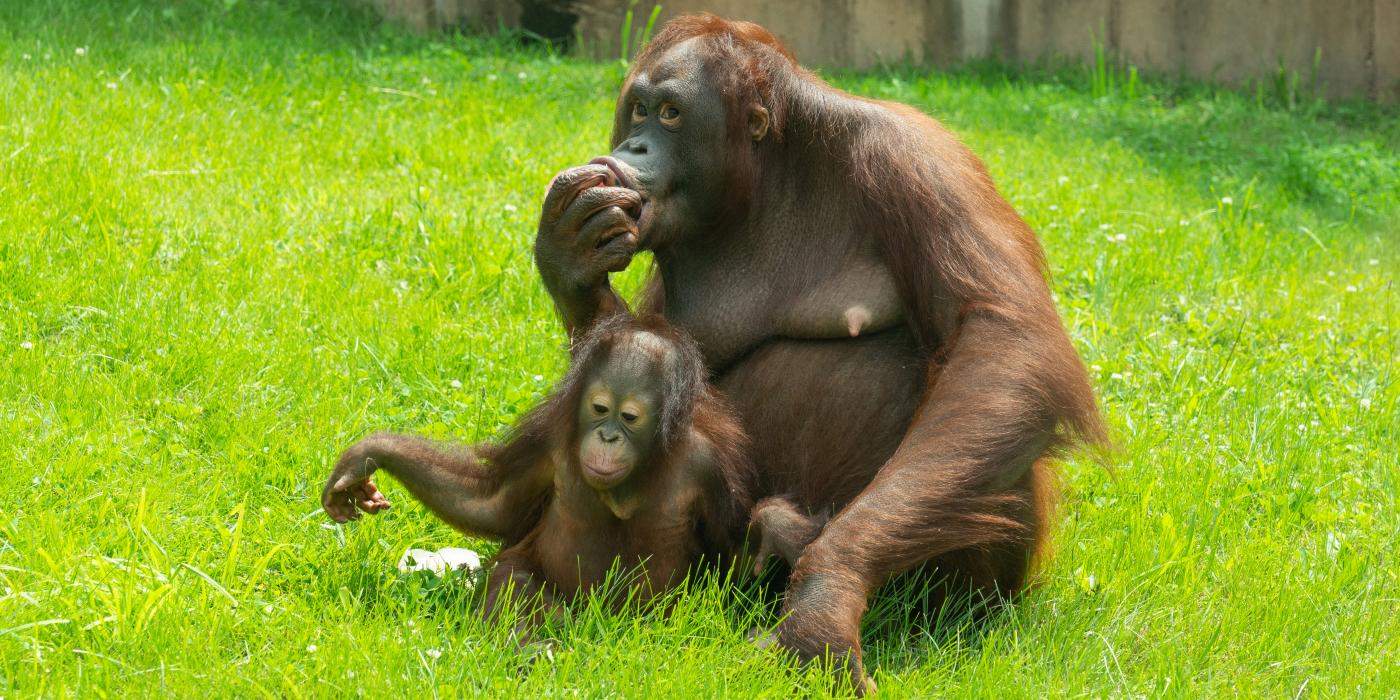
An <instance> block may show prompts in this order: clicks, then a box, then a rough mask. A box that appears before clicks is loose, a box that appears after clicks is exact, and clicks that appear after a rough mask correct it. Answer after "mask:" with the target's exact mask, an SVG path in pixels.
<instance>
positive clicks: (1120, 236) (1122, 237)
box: [1113, 233, 1128, 243]
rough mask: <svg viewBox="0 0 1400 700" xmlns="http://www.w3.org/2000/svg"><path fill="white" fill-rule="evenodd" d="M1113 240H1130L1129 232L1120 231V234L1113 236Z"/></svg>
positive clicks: (1120, 241)
mask: <svg viewBox="0 0 1400 700" xmlns="http://www.w3.org/2000/svg"><path fill="white" fill-rule="evenodd" d="M1113 240H1115V241H1118V242H1119V243H1122V242H1123V241H1126V240H1128V234H1126V233H1120V234H1118V235H1116V236H1114V237H1113Z"/></svg>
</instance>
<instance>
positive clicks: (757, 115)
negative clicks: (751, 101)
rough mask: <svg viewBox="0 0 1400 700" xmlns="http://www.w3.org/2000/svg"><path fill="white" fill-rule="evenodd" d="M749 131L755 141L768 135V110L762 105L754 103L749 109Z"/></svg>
mask: <svg viewBox="0 0 1400 700" xmlns="http://www.w3.org/2000/svg"><path fill="white" fill-rule="evenodd" d="M749 133H750V134H752V135H753V140H755V141H762V140H763V137H764V136H767V135H768V110H767V109H764V107H763V105H754V106H753V107H752V108H751V109H750V110H749Z"/></svg>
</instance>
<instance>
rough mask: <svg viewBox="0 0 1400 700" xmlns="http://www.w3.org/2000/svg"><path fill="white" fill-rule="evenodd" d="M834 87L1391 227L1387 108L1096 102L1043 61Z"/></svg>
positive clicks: (879, 77) (1098, 98)
mask: <svg viewBox="0 0 1400 700" xmlns="http://www.w3.org/2000/svg"><path fill="white" fill-rule="evenodd" d="M836 79H837V82H838V83H839V84H841V85H843V86H845V87H847V88H850V89H853V90H855V91H858V92H862V93H866V94H872V95H874V96H877V97H883V98H888V99H895V100H900V101H907V102H911V103H913V104H915V105H916V106H919V107H921V108H923V109H924V110H925V111H928V112H930V113H933V114H935V115H936V116H939V117H941V118H945V119H947V120H948V121H949V122H950V123H952V124H954V125H955V126H956V125H958V124H965V125H970V126H972V127H973V128H976V129H978V130H982V131H989V132H997V131H1004V132H1008V133H1012V134H1018V135H1025V136H1027V137H1041V136H1045V135H1047V134H1049V135H1050V136H1051V137H1052V138H1056V139H1063V140H1064V141H1065V145H1066V148H1070V149H1076V148H1077V149H1093V148H1095V147H1096V145H1098V144H1113V145H1116V146H1121V147H1123V148H1126V149H1128V150H1130V151H1131V152H1133V153H1134V154H1136V155H1137V156H1138V157H1140V158H1141V159H1142V161H1143V162H1144V163H1145V164H1146V165H1148V166H1149V167H1150V168H1151V169H1153V170H1154V171H1156V173H1157V174H1159V175H1162V176H1164V177H1166V178H1169V179H1171V180H1173V181H1175V182H1178V183H1180V184H1181V185H1183V186H1186V187H1188V188H1190V189H1192V190H1194V191H1196V192H1198V193H1199V194H1200V195H1201V196H1202V197H1204V198H1207V199H1212V200H1213V199H1215V198H1218V197H1219V196H1221V194H1224V193H1228V192H1231V191H1236V190H1238V189H1243V188H1244V187H1246V186H1248V185H1250V184H1251V183H1252V184H1254V185H1255V186H1256V188H1258V189H1260V190H1261V191H1263V192H1264V194H1265V196H1266V198H1267V199H1268V200H1269V201H1267V202H1266V204H1268V205H1270V206H1276V205H1279V204H1284V205H1287V206H1289V207H1296V208H1300V209H1303V210H1306V211H1307V212H1309V213H1310V214H1311V215H1313V216H1315V217H1316V218H1317V219H1318V220H1323V221H1333V222H1347V223H1355V224H1357V225H1359V226H1360V227H1362V228H1372V229H1374V228H1378V227H1382V226H1385V225H1388V224H1391V223H1393V222H1394V220H1395V218H1396V212H1397V210H1400V153H1397V152H1398V151H1400V118H1397V117H1400V114H1398V113H1397V112H1400V109H1397V108H1396V107H1393V106H1382V105H1377V104H1374V103H1370V102H1365V101H1359V100H1353V101H1345V102H1338V103H1327V102H1323V101H1321V100H1311V101H1306V102H1303V103H1301V104H1294V105H1288V106H1286V105H1281V104H1278V103H1277V100H1273V99H1268V98H1264V97H1260V96H1255V97H1251V96H1249V95H1246V94H1243V93H1241V92H1239V91H1236V90H1232V89H1229V88H1224V87H1218V86H1212V85H1208V84H1203V83H1198V82H1192V81H1189V80H1182V79H1171V78H1167V77H1154V78H1150V79H1146V80H1143V81H1141V82H1140V83H1137V84H1136V87H1135V88H1134V90H1133V92H1132V93H1131V94H1125V93H1124V91H1122V90H1121V89H1119V90H1115V91H1112V92H1110V93H1109V94H1099V95H1095V94H1094V93H1095V90H1094V87H1093V86H1092V85H1091V80H1090V77H1089V71H1088V69H1087V68H1084V67H1074V66H1067V65H1065V64H1048V63H1042V64H1037V65H1032V66H1021V67H1015V66H1009V65H1006V64H1002V63H996V62H980V63H976V64H970V65H967V66H963V67H961V68H958V69H955V70H952V71H946V72H939V71H934V70H931V69H929V68H927V67H919V66H892V67H888V68H886V69H884V70H882V71H878V72H874V73H841V74H838V75H837V76H836ZM1100 92H1102V91H1101V90H1100ZM1286 216H1289V215H1286Z"/></svg>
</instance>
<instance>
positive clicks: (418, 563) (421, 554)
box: [399, 547, 481, 576]
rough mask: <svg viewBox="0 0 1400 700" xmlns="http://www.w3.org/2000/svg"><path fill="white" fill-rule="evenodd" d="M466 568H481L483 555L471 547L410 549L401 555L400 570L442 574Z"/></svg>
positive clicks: (474, 569)
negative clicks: (434, 549)
mask: <svg viewBox="0 0 1400 700" xmlns="http://www.w3.org/2000/svg"><path fill="white" fill-rule="evenodd" d="M459 569H466V570H467V571H479V570H481V555H480V554H477V553H476V552H473V551H472V550H470V549H462V548H461V547H447V548H445V549H439V550H437V551H436V552H434V551H432V550H428V549H410V550H408V551H407V552H404V553H403V556H402V557H399V571H402V572H405V573H407V572H410V571H431V572H433V573H435V574H437V575H438V576H442V575H444V574H446V573H447V572H449V571H457V570H459Z"/></svg>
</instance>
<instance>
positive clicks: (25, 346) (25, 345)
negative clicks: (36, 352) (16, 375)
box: [19, 340, 34, 350]
mask: <svg viewBox="0 0 1400 700" xmlns="http://www.w3.org/2000/svg"><path fill="white" fill-rule="evenodd" d="M19 348H20V349H21V350H33V349H34V343H31V342H29V341H28V340H26V341H24V342H23V343H20V344H19Z"/></svg>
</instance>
